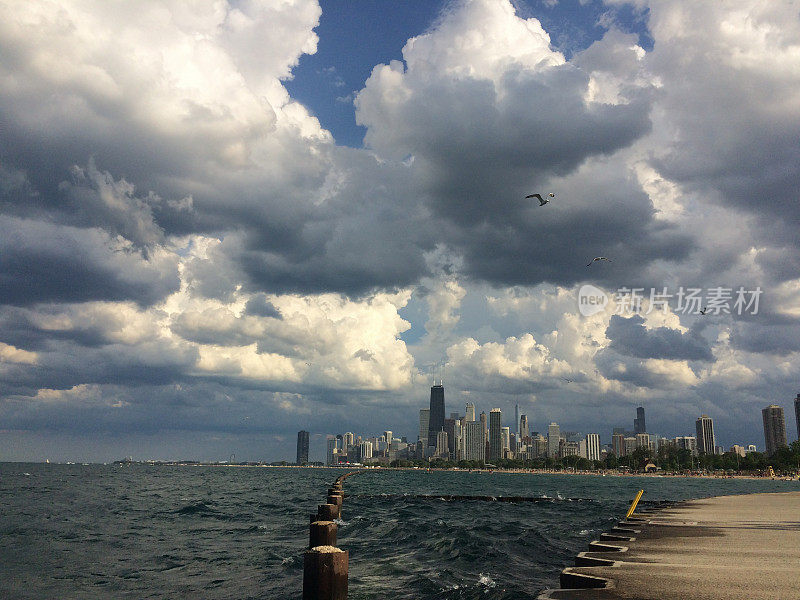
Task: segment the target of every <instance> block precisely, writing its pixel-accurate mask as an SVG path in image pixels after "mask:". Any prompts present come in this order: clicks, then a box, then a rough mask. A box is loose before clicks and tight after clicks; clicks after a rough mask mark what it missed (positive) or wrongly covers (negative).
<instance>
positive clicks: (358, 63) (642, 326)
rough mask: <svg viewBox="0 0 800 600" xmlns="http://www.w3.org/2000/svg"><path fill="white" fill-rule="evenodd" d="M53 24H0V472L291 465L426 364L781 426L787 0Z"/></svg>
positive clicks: (48, 18)
mask: <svg viewBox="0 0 800 600" xmlns="http://www.w3.org/2000/svg"><path fill="white" fill-rule="evenodd" d="M55 4H57V5H58V10H57V11H56V10H54V8H53V7H54V3H52V2H48V1H46V0H27V1H25V2H11V3H2V4H0V18H2V22H3V23H4V26H3V27H0V50H1V51H0V81H5V82H7V85H0V122H2V123H3V131H2V135H0V460H45V459H47V458H49V459H51V460H60V461H76V462H86V461H89V462H93V461H100V462H103V461H110V460H115V459H118V458H120V457H124V456H129V455H130V456H143V455H146V456H148V457H153V458H171V457H191V458H197V459H209V460H218V459H226V458H227V457H229V456H230V455H232V454H235V455H236V456H237V457H239V458H241V459H242V460H250V459H252V460H262V459H264V460H279V459H285V460H289V461H291V460H292V459H293V458H295V456H294V454H295V452H294V449H293V448H294V445H295V443H296V433H297V431H300V430H305V431H309V432H311V446H312V449H311V453H312V455H314V454H315V452H319V450H314V448H319V447H320V442H321V438H320V437H319V436H320V435H322V434H323V432H325V431H326V430H333V431H348V430H351V431H352V430H355V429H356V428H358V429H359V430H364V431H367V430H368V431H375V432H378V433H380V432H382V431H383V430H386V429H388V428H389V427H388V425H387V424H391V428H392V429H393V430H396V431H398V432H400V431H402V432H404V435H407V436H408V435H412V434H413V433H414V432H415V431H416V430H417V428H418V425H419V422H418V419H419V414H418V412H417V411H418V408H420V407H423V406H425V405H426V404H427V403H428V390H427V389H426V388H427V387H428V386H429V385H430V382H431V381H432V380H433V379H435V380H437V381H441V380H444V381H445V383H446V384H447V385H448V386H449V387H448V393H449V396H450V398H451V399H452V400H453V401H454V405H458V406H459V412H461V411H463V406H464V405H465V403H466V402H467V401H473V402H474V403H475V404H476V405H479V406H480V408H481V410H483V411H484V412H486V414H487V418H488V416H489V411H490V410H491V409H492V408H495V407H499V408H500V409H501V410H502V411H503V414H504V415H513V414H514V410H515V406H516V405H519V410H520V413H521V414H523V413H524V414H527V416H528V419H529V422H530V423H531V424H532V425H535V427H536V428H537V430H540V429H542V428H543V427H546V426H547V425H548V423H550V422H551V421H556V422H558V423H559V425H560V426H561V427H562V428H563V429H564V430H566V431H587V430H590V429H592V428H594V425H595V424H596V423H608V424H613V425H614V426H624V428H625V430H630V428H631V421H632V417H631V411H632V409H633V408H635V407H638V406H643V407H645V408H646V410H647V424H646V427H647V429H648V430H650V429H652V430H656V431H660V432H664V433H665V434H668V435H676V436H677V435H690V434H691V433H692V431H691V424H690V426H689V427H688V428H687V426H686V420H687V419H694V418H696V417H697V416H698V415H702V414H707V415H710V416H712V417H713V419H714V428H715V432H716V434H717V436H718V437H719V438H720V442H721V443H724V444H725V445H727V444H728V443H729V442H731V443H744V441H745V440H747V439H754V440H760V435H759V436H755V437H754V436H753V432H755V431H760V429H761V427H762V424H761V419H760V417H759V412H760V411H761V410H762V409H763V408H764V407H765V406H768V405H769V404H771V403H773V402H775V403H778V404H783V405H784V409H785V410H786V411H789V412H791V409H790V408H789V407H787V405H786V399H787V398H789V399H791V398H794V397H795V395H796V394H797V392H798V386H800V295H798V294H797V290H798V289H800V276H799V275H798V274H800V239H798V236H797V232H796V229H797V227H796V223H797V222H798V221H800V204H798V202H797V181H798V179H799V178H800V162H799V161H797V138H798V132H800V113H798V111H797V110H795V107H796V106H797V104H798V95H799V94H800V92H798V85H797V82H796V77H795V70H796V69H795V67H796V63H797V56H796V53H795V51H794V46H792V45H791V44H787V43H786V40H787V39H794V37H797V36H798V35H800V26H798V25H797V8H796V5H795V3H794V2H790V1H788V0H775V1H774V2H769V3H765V2H763V1H762V2H759V1H757V0H741V1H740V2H736V3H726V2H705V3H697V2H692V1H691V0H659V1H658V2H656V1H654V0H636V1H631V2H626V1H613V2H611V1H605V0H585V1H584V0H581V1H580V2H574V1H573V2H563V1H561V2H556V1H551V0H513V1H512V0H452V1H451V0H432V1H431V2H389V1H383V2H360V3H348V2H336V1H334V0H321V1H317V0H293V1H292V2H269V1H267V2H257V1H254V2H238V1H235V0H219V1H217V2H207V3H202V2H201V3H198V5H197V6H193V10H192V11H187V10H186V9H185V7H184V6H183V5H182V4H181V3H174V2H168V1H166V0H150V2H148V6H149V7H150V8H149V9H147V10H141V9H139V7H138V5H137V4H134V3H131V4H125V3H122V4H121V5H118V4H116V3H114V4H109V3H107V2H66V3H55ZM689 16H691V18H689ZM456 49H457V50H456ZM754 82H758V84H757V85H755V84H753V83H754ZM765 90H767V91H768V93H765ZM720 98H723V99H725V101H724V102H720V101H719V99H720ZM534 194H539V195H540V196H541V197H542V198H543V199H549V200H548V202H547V203H546V204H540V203H539V202H538V201H537V200H536V197H535V196H533V195H534ZM551 194H552V195H551ZM594 258H598V259H601V258H603V259H608V260H598V261H595V260H594ZM423 390H424V391H423ZM478 412H479V413H480V411H478ZM430 418H433V419H434V421H435V422H436V425H437V426H438V425H439V419H440V415H439V414H438V413H436V414H431V415H430ZM448 418H449V412H448V413H446V414H444V415H443V416H442V419H443V420H447V419H448ZM786 420H787V421H788V423H787V429H789V431H788V433H789V436H790V437H791V436H793V434H794V431H793V430H794V423H795V419H793V418H792V417H791V416H790V415H789V414H787V416H786ZM509 421H510V419H509ZM429 426H430V422H429ZM453 426H454V427H455V425H453ZM448 427H450V424H449V423H448ZM516 427H517V424H516V423H514V424H513V426H512V427H510V431H509V437H510V435H511V434H512V433H516ZM634 431H635V428H634ZM603 435H607V434H606V433H605V432H604V433H603ZM431 438H432V436H431ZM431 442H432V444H431V446H432V447H434V448H435V442H436V441H435V440H433V439H431ZM759 443H760V442H759Z"/></svg>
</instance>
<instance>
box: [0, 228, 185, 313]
mask: <svg viewBox="0 0 800 600" xmlns="http://www.w3.org/2000/svg"><path fill="white" fill-rule="evenodd" d="M179 284H180V282H179V279H178V272H177V263H176V261H175V260H174V259H170V258H160V259H154V258H151V259H150V260H145V259H143V258H142V256H141V255H140V254H139V253H138V252H135V251H131V250H129V249H125V248H124V247H123V248H115V244H114V241H113V240H112V239H111V238H110V237H109V236H108V235H107V234H105V233H104V232H102V231H99V230H96V229H77V228H73V227H63V226H57V225H53V224H50V223H44V222H38V221H29V220H22V219H16V218H8V217H0V304H11V305H18V306H19V305H23V306H24V305H32V304H36V303H39V302H53V301H60V302H84V301H88V300H116V301H119V300H133V301H134V302H137V303H138V304H140V305H143V306H146V305H151V304H153V303H155V302H158V301H159V300H161V299H162V298H164V297H165V296H166V295H167V294H170V293H172V292H174V291H176V290H177V289H178V287H179Z"/></svg>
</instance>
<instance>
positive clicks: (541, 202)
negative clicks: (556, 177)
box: [525, 192, 556, 206]
mask: <svg viewBox="0 0 800 600" xmlns="http://www.w3.org/2000/svg"><path fill="white" fill-rule="evenodd" d="M555 197H556V195H555V194H553V193H552V192H551V193H549V194H547V198H542V195H541V194H530V195H528V196H525V198H538V200H539V206H544V205H545V204H547V203H548V202H550V198H555Z"/></svg>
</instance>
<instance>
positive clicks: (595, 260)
mask: <svg viewBox="0 0 800 600" xmlns="http://www.w3.org/2000/svg"><path fill="white" fill-rule="evenodd" d="M598 260H607V261H608V262H613V261H612V260H611V259H610V258H606V257H605V256H595V257H594V258H593V259H592V260H590V261H589V264H588V265H586V266H587V267H588V266H591V264H592V263H593V262H597V261H598Z"/></svg>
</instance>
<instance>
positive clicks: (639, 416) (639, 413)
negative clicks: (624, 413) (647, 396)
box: [633, 406, 647, 435]
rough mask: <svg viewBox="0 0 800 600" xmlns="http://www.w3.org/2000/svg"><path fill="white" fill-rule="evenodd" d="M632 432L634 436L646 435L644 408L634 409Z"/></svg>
mask: <svg viewBox="0 0 800 600" xmlns="http://www.w3.org/2000/svg"><path fill="white" fill-rule="evenodd" d="M633 432H634V433H635V434H637V435H638V434H640V433H647V426H646V425H645V423H644V406H640V407H639V408H637V409H636V418H635V419H634V420H633Z"/></svg>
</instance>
